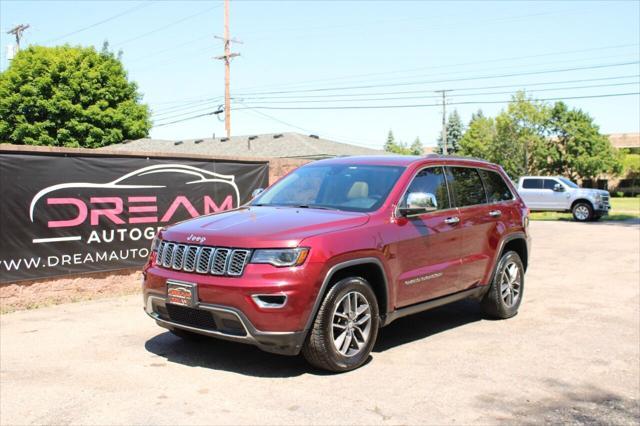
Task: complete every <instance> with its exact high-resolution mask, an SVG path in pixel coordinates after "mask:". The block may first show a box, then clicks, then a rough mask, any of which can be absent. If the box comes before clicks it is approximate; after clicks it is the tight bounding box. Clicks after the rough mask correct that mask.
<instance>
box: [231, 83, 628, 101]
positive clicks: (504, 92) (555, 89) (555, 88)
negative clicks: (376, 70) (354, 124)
mask: <svg viewBox="0 0 640 426" xmlns="http://www.w3.org/2000/svg"><path fill="white" fill-rule="evenodd" d="M639 84H640V81H638V82H630V83H613V84H591V85H586V86H572V87H568V86H567V87H550V88H545V89H534V90H526V92H528V93H532V92H549V91H551V92H553V91H558V90H579V89H594V88H603V87H619V86H631V85H639ZM515 87H520V86H515ZM436 92H437V93H441V92H442V90H436ZM446 92H452V93H453V95H450V96H448V97H449V98H459V97H468V96H485V95H508V94H510V93H513V90H510V91H500V92H481V93H460V92H461V90H458V89H447V90H446ZM336 96H340V95H336ZM440 97H441V95H431V96H401V97H392V98H389V97H387V98H359V99H350V98H342V99H321V100H318V99H312V100H308V99H302V100H289V101H280V100H271V101H270V100H264V101H263V100H258V101H252V103H253V104H292V103H320V102H361V101H374V102H375V101H397V100H405V99H433V98H440ZM248 99H249V100H251V98H248ZM258 99H260V98H258ZM264 99H266V98H264ZM242 100H247V99H245V98H243V99H242Z"/></svg>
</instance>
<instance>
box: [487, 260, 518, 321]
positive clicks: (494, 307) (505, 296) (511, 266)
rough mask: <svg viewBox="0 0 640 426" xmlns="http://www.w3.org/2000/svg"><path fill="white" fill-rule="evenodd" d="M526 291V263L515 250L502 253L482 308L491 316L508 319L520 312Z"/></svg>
mask: <svg viewBox="0 0 640 426" xmlns="http://www.w3.org/2000/svg"><path fill="white" fill-rule="evenodd" d="M523 292H524V265H523V264H522V260H521V259H520V256H519V255H518V253H516V252H515V251H508V252H506V253H505V254H503V255H502V257H501V258H500V261H498V265H497V266H496V271H495V273H494V274H493V282H492V283H491V286H490V287H489V291H487V294H485V296H484V298H483V299H482V310H483V311H484V313H485V314H487V315H488V316H490V317H493V318H497V319H507V318H511V317H513V316H515V315H516V314H517V313H518V308H519V307H520V303H521V302H522V296H523Z"/></svg>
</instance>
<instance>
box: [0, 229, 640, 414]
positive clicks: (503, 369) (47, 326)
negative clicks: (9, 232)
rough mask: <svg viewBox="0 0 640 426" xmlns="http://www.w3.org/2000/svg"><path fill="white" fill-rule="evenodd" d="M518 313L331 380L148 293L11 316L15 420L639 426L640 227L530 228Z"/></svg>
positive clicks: (448, 312) (8, 393)
mask: <svg viewBox="0 0 640 426" xmlns="http://www.w3.org/2000/svg"><path fill="white" fill-rule="evenodd" d="M531 226H532V234H533V238H534V241H533V253H532V256H531V260H530V268H529V271H528V273H527V276H526V283H525V291H524V301H523V305H522V306H521V309H520V313H519V314H518V315H517V316H516V317H515V318H512V319H510V320H506V321H491V320H487V319H485V318H483V316H482V315H481V313H480V311H479V309H478V307H477V304H476V303H473V302H470V301H463V302H460V303H457V304H455V305H451V306H447V307H442V308H439V309H437V310H433V311H429V312H425V313H422V314H418V315H415V316H412V317H407V318H403V319H400V320H398V321H396V322H394V323H393V324H392V325H391V326H389V327H388V328H385V329H383V332H382V335H381V338H380V339H379V341H378V343H377V345H376V347H375V349H374V352H373V354H372V359H371V361H370V362H369V363H368V364H366V365H365V366H363V367H362V368H360V369H359V370H356V371H353V372H349V373H345V374H339V375H332V374H326V373H323V372H320V371H317V370H314V369H312V368H310V367H309V366H308V365H307V364H306V363H305V361H304V360H303V359H302V358H301V357H284V356H278V355H271V354H267V353H263V352H261V351H259V350H258V349H256V348H253V347H251V346H245V345H241V344H236V343H229V342H223V341H216V340H211V341H204V342H201V343H192V342H186V341H182V340H180V339H178V338H176V337H173V335H171V334H170V333H168V332H166V331H165V330H164V329H162V328H159V327H157V326H156V325H155V324H154V323H153V321H151V320H150V319H149V318H147V317H146V315H145V314H144V313H143V311H142V306H141V305H142V302H141V298H140V296H126V297H121V298H115V299H104V300H99V301H92V302H80V303H75V304H67V305H60V306H54V307H49V308H43V309H38V310H33V311H22V312H16V313H11V314H7V315H3V316H2V317H0V337H1V339H0V384H1V386H0V423H1V424H6V425H9V424H265V423H267V424H311V423H312V424H389V425H391V424H425V423H428V424H435V423H437V424H454V423H455V424H468V423H483V424H486V423H512V422H518V423H540V422H552V423H557V422H572V423H594V422H596V423H602V422H605V423H614V424H638V422H640V404H639V399H640V335H639V331H640V316H639V306H640V298H639V287H640V283H639V277H640V227H639V226H638V225H637V224H624V223H615V224H614V223H594V224H578V223H573V222H534V223H532V225H531Z"/></svg>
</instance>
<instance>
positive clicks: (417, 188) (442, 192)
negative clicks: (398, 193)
mask: <svg viewBox="0 0 640 426" xmlns="http://www.w3.org/2000/svg"><path fill="white" fill-rule="evenodd" d="M410 192H425V193H429V194H433V195H434V196H435V197H436V202H437V203H438V205H437V207H438V210H442V209H448V208H449V207H450V203H449V193H448V192H447V183H446V180H445V178H444V172H443V171H442V167H430V168H428V169H424V170H421V171H420V172H418V174H417V175H416V176H415V177H414V178H413V181H411V185H409V188H408V189H407V192H406V193H405V195H404V199H403V200H402V203H401V205H403V206H406V203H407V195H408V194H409V193H410Z"/></svg>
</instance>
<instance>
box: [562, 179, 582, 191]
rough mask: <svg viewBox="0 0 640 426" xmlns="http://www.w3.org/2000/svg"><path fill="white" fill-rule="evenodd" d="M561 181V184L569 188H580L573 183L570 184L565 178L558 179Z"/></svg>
mask: <svg viewBox="0 0 640 426" xmlns="http://www.w3.org/2000/svg"><path fill="white" fill-rule="evenodd" d="M558 179H560V180H561V181H562V183H564V184H565V185H567V186H568V187H569V188H580V187H579V186H578V185H576V184H575V183H573V182H571V181H570V180H569V179H567V178H563V177H560V178H558Z"/></svg>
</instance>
